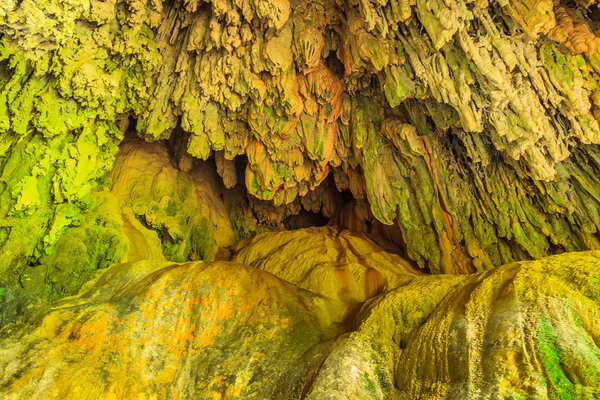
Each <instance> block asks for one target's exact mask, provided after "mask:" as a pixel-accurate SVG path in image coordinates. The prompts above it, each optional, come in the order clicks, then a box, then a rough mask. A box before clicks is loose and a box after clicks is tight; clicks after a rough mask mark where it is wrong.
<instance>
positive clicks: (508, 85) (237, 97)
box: [0, 0, 600, 280]
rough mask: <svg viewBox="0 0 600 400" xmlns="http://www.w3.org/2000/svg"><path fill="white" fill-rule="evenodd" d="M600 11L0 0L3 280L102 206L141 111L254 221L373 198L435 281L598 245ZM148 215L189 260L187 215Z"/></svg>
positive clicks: (392, 1)
mask: <svg viewBox="0 0 600 400" xmlns="http://www.w3.org/2000/svg"><path fill="white" fill-rule="evenodd" d="M599 15H600V14H599V12H598V8H597V5H596V4H595V2H594V1H589V2H560V1H549V0H535V1H534V0H525V1H521V0H514V1H493V2H488V1H485V0H483V1H479V0H477V1H470V0H457V1H441V0H429V1H425V0H411V1H402V0H400V1H398V0H389V1H387V0H383V1H375V2H372V1H369V0H365V1H348V2H338V1H333V0H324V1H320V2H300V3H290V2H288V0H260V1H254V0H252V1H244V0H239V1H238V0H236V1H224V0H211V1H207V2H198V1H195V0H192V1H181V0H174V1H170V2H165V3H162V2H160V1H156V0H148V1H144V0H134V1H120V0H109V1H99V0H91V1H83V0H60V1H58V2H57V1H37V2H33V1H28V0H27V1H21V2H4V3H3V4H1V5H0V21H1V23H0V34H1V39H0V42H1V43H0V138H1V140H0V224H1V225H0V253H1V255H2V259H3V263H2V266H1V267H0V270H1V273H2V275H5V276H11V277H13V278H14V277H17V276H20V275H22V271H23V268H24V266H26V265H36V264H38V263H40V262H41V261H40V260H42V259H43V258H44V257H47V256H50V255H51V254H52V252H53V250H54V249H55V247H56V246H58V240H59V238H60V237H61V236H62V235H64V234H65V232H66V231H67V230H68V229H69V228H70V227H74V226H78V224H81V223H82V222H80V221H81V219H82V218H83V219H85V217H84V216H83V215H84V214H85V213H89V212H93V210H94V207H95V205H94V204H97V203H95V202H94V200H93V194H92V193H93V190H94V188H97V187H99V186H100V187H102V186H106V185H107V183H106V181H105V176H106V173H107V172H108V171H109V170H110V169H111V167H112V165H113V162H114V159H115V154H116V152H117V144H118V143H119V142H120V141H121V140H122V137H123V134H122V132H123V131H124V130H125V129H126V127H127V126H128V125H130V124H129V120H130V119H131V120H132V121H134V122H135V129H136V130H137V132H138V133H139V135H140V136H142V137H144V138H146V139H147V140H155V139H166V138H169V137H171V138H172V137H180V138H183V139H184V141H185V143H184V147H185V148H186V149H187V151H188V152H189V154H190V155H191V156H193V157H195V158H198V159H207V158H209V157H214V159H215V161H216V163H217V167H218V168H217V169H218V171H219V173H220V174H221V176H222V180H223V183H224V185H225V186H226V187H229V188H231V187H233V186H235V185H236V184H237V185H242V186H243V187H244V189H243V190H245V191H246V192H247V193H249V194H250V195H251V197H253V198H255V199H251V200H250V202H251V203H252V204H253V206H254V208H255V209H256V210H257V214H258V217H259V218H258V219H259V220H266V221H269V220H275V221H276V222H278V221H279V219H280V218H281V216H282V215H288V214H294V213H296V214H297V213H298V212H299V210H301V209H306V210H310V211H313V212H314V211H315V210H316V211H320V212H322V213H323V215H325V216H328V217H329V216H334V215H335V214H336V212H337V211H339V210H336V209H335V207H332V204H334V202H333V201H332V199H334V197H335V192H336V191H349V192H350V193H351V194H352V196H353V197H355V198H356V199H358V200H359V201H364V200H365V199H366V200H367V201H368V205H369V207H368V208H369V212H368V215H367V217H368V218H369V219H370V220H371V222H373V221H374V220H378V221H380V222H382V223H384V224H388V225H389V224H394V225H396V226H397V227H398V228H399V229H400V231H401V232H402V243H403V244H404V247H405V251H406V254H407V255H408V256H409V257H410V258H411V259H412V260H414V261H415V262H416V264H417V265H419V266H420V267H421V268H424V269H428V270H430V271H432V272H435V273H441V272H445V273H465V272H473V271H482V270H486V269H490V268H492V267H493V266H495V265H500V264H504V263H509V262H512V261H516V260H523V259H535V258H540V257H543V256H545V255H548V254H553V253H558V252H562V251H576V250H585V249H596V248H600V242H599V240H598V228H599V226H600V213H599V212H598V210H599V209H600V205H599V201H600V182H599V181H598V174H597V170H598V168H599V167H600V152H599V147H598V143H599V142H600V130H599V127H598V121H597V118H598V117H599V115H600V114H599V110H600V108H599V107H600V92H599V86H598V76H599V75H598V74H599V72H600V62H599V58H598V57H599V53H598V47H599V43H600V39H599V38H598V37H597V36H596V33H595V32H596V31H597V24H598V22H599V20H600V17H599ZM238 156H240V157H241V159H243V160H247V165H246V166H245V174H244V176H239V174H237V173H236V170H235V169H236V168H235V164H236V162H235V158H236V157H238ZM327 177H330V178H329V179H328V178H327ZM327 181H332V182H330V183H329V184H327V185H326V187H323V184H322V183H323V182H327ZM273 206H280V209H279V211H273V210H272V208H273ZM137 211H138V212H139V214H136V215H142V213H143V214H147V210H137ZM286 213H287V214H286ZM181 215H185V212H183V214H181ZM175 219H176V218H175ZM153 223H154V224H155V225H153V226H154V228H157V227H158V226H160V227H161V229H163V230H165V231H166V232H167V233H166V234H165V235H166V236H165V237H166V239H165V242H163V244H162V246H163V247H166V248H169V250H168V253H169V254H172V255H173V256H174V257H175V258H177V259H178V260H179V259H181V258H182V257H185V256H186V253H187V255H188V256H189V254H191V253H190V252H187V251H188V249H187V248H186V247H185V246H184V245H173V240H176V241H177V240H179V239H181V240H184V239H183V236H185V235H186V234H189V233H186V234H181V233H176V231H177V229H179V228H180V227H181V226H183V225H181V223H179V222H178V223H177V224H179V225H178V226H179V227H174V226H170V227H168V228H167V225H165V221H160V222H159V221H154V222H152V223H151V225H152V224H153ZM92 225H93V224H92ZM107 235H110V233H107ZM172 235H175V236H176V237H177V238H176V239H174V237H173V236H172ZM185 240H187V239H185ZM182 243H183V242H182ZM201 246H209V245H204V244H203V245H201ZM209 247H210V246H209ZM203 251H204V250H203ZM207 251H208V250H207ZM175 255H176V256H175ZM115 257H117V256H116V255H115ZM117 258H118V257H117ZM13 280H14V279H13Z"/></svg>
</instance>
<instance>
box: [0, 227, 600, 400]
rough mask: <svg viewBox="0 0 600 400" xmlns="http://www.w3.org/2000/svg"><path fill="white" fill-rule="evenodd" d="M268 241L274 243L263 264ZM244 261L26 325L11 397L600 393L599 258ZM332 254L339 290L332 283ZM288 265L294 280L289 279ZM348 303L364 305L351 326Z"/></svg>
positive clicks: (315, 244)
mask: <svg viewBox="0 0 600 400" xmlns="http://www.w3.org/2000/svg"><path fill="white" fill-rule="evenodd" d="M269 235H271V236H273V240H272V241H267V240H266V239H267V238H268V236H269ZM328 241H334V242H337V243H338V245H337V246H335V247H334V249H335V251H337V252H341V251H345V255H344V256H342V257H340V256H339V253H338V254H335V251H334V250H332V246H331V244H330V243H329V242H328ZM261 243H266V244H269V245H270V246H265V247H264V248H263V250H264V252H263V253H262V255H260V256H258V257H257V255H258V253H260V247H261ZM273 243H280V244H279V245H273ZM294 243H295V244H294ZM302 245H304V246H305V247H304V248H303V247H302ZM306 253H308V255H307V256H305V257H304V258H303V257H302V255H303V254H306ZM319 254H321V256H320V257H315V258H311V257H310V255H319ZM234 257H235V258H237V259H238V261H239V260H240V259H242V258H243V259H245V260H246V261H247V262H250V263H254V265H256V266H257V267H258V268H256V267H254V266H249V265H245V264H241V263H238V262H222V261H221V262H208V263H207V262H194V263H184V264H172V263H170V262H166V261H162V262H161V261H138V262H135V263H126V264H119V265H115V266H112V267H110V268H108V269H107V270H106V271H105V272H104V273H103V274H102V275H100V276H99V277H98V278H97V279H96V280H94V281H91V282H89V283H88V284H86V285H85V286H84V287H83V288H82V290H81V292H80V294H79V295H77V296H75V297H70V298H65V299H63V300H60V301H58V302H55V303H53V304H51V305H49V306H45V307H40V308H38V309H37V310H36V311H35V312H33V313H30V314H29V317H28V319H27V321H25V322H24V323H23V324H22V325H21V326H20V327H16V326H13V327H12V328H11V329H8V328H6V327H5V329H4V331H3V332H2V339H0V393H2V394H3V397H4V398H7V399H18V398H23V397H34V398H35V397H37V398H57V399H58V398H65V397H74V396H75V397H78V396H83V395H84V394H85V395H86V396H88V397H90V396H91V397H92V398H119V397H123V396H125V397H130V398H131V397H133V398H143V397H144V396H145V397H146V398H152V397H153V398H157V399H163V398H164V399H174V398H186V397H198V398H207V399H209V398H219V399H246V398H260V399H292V398H293V399H298V398H305V399H387V398H391V399H394V398H396V399H404V398H406V399H415V398H420V399H440V398H475V397H476V398H482V399H494V398H508V397H512V398H565V397H566V398H581V399H593V398H596V397H597V396H598V395H599V392H598V385H597V382H598V381H599V379H600V348H599V346H600V329H599V323H598V315H599V313H600V254H598V253H597V252H587V253H571V254H565V255H559V256H554V257H550V258H545V259H541V260H539V261H533V262H524V263H515V264H510V265H505V266H501V267H498V268H495V269H493V270H491V271H487V272H483V273H479V274H474V275H469V276H451V275H434V276H431V275H423V274H419V273H416V272H414V271H411V269H410V268H409V267H407V266H406V265H404V264H402V263H397V262H396V261H397V260H396V259H395V257H396V256H394V255H391V254H386V253H385V252H383V251H382V250H381V249H378V248H377V247H376V246H375V245H374V244H373V243H372V242H370V241H368V240H365V239H364V238H361V237H358V236H352V235H351V234H350V233H348V232H336V231H334V230H332V229H331V228H319V229H316V228H311V229H308V230H301V231H289V232H284V233H271V234H265V235H263V237H259V238H257V240H255V241H253V242H251V243H249V244H248V245H247V246H246V247H244V248H243V249H242V250H240V252H239V253H238V254H236V255H235V256H234ZM310 260H313V261H312V263H311V261H310ZM333 260H335V262H336V265H335V267H337V268H338V269H339V272H340V273H339V275H338V278H337V281H336V278H334V277H333V276H331V275H329V276H328V277H327V278H324V277H323V275H322V274H323V272H325V273H326V272H327V271H329V270H331V269H332V268H333V267H334V265H333V262H334V261H333ZM282 265H285V266H286V268H284V269H282V271H284V272H286V274H287V275H286V274H283V273H282V272H281V271H277V269H276V267H277V266H282ZM361 267H362V268H373V269H374V270H376V271H379V272H380V273H381V275H382V276H383V277H385V279H387V280H388V287H386V288H384V289H381V290H379V293H366V294H365V293H364V292H363V291H362V290H361V289H360V288H358V284H360V283H361V282H363V283H367V286H368V284H371V285H373V284H374V283H373V282H371V281H370V280H371V279H372V278H371V277H372V276H373V275H372V274H371V275H369V274H366V275H367V278H366V279H367V282H364V279H365V274H364V273H361V272H360V268H361ZM269 270H270V271H272V272H273V274H272V273H269V272H266V271H269ZM290 271H293V272H290ZM363 271H364V270H363ZM348 272H351V273H350V274H348ZM296 273H298V274H302V273H303V274H304V275H305V276H310V275H311V274H312V275H315V278H316V279H312V280H311V279H304V280H299V279H298V278H297V276H296V275H295V274H296ZM274 274H275V275H274ZM276 275H279V276H280V277H277V276H276ZM349 276H354V283H356V284H357V285H356V286H355V290H354V291H351V290H350V291H348V290H347V291H346V292H344V293H345V294H346V296H345V297H344V296H342V295H341V294H342V292H340V290H339V289H340V287H342V286H343V285H345V287H346V288H347V287H351V286H352V285H351V284H349ZM319 277H321V279H318V278H319ZM280 278H283V279H280ZM381 279H382V278H381V277H379V278H378V279H376V280H375V281H377V282H381ZM286 280H289V281H287V282H286ZM292 283H295V284H297V285H298V286H296V285H294V284H292ZM357 289H358V290H357ZM352 295H354V297H353V296H352ZM360 296H362V297H360ZM348 301H350V302H352V303H353V304H358V305H359V308H358V309H356V310H355V311H354V312H353V313H352V314H351V315H347V314H345V315H344V316H345V320H344V321H342V322H343V323H340V319H339V315H340V310H342V311H344V310H345V309H344V307H343V303H344V302H348ZM340 304H341V305H340Z"/></svg>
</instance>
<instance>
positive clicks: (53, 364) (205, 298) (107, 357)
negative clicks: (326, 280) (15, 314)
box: [0, 261, 335, 399]
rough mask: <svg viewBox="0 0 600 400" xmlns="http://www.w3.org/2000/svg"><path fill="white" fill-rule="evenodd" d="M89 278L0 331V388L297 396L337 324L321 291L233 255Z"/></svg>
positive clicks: (6, 393)
mask: <svg viewBox="0 0 600 400" xmlns="http://www.w3.org/2000/svg"><path fill="white" fill-rule="evenodd" d="M86 289H87V290H86V291H85V292H84V293H83V294H81V295H79V296H77V297H73V298H69V299H65V300H61V301H60V302H58V303H55V304H53V305H52V306H51V307H50V308H48V309H47V310H46V311H45V312H44V313H43V314H39V315H36V316H35V317H32V320H31V321H30V325H28V326H27V327H26V328H24V329H23V330H22V331H20V332H19V333H18V335H15V336H11V337H9V338H5V339H2V340H1V343H2V344H1V345H0V393H1V394H2V397H3V398H5V399H19V398H24V397H29V398H32V397H33V398H45V399H64V398H77V397H81V396H92V397H94V398H106V399H111V398H119V397H123V396H125V397H128V398H141V397H146V398H157V399H158V398H160V399H166V398H187V397H190V396H193V397H200V398H207V399H208V398H227V399H248V398H259V399H266V398H273V399H275V398H278V399H284V398H290V399H291V398H298V396H299V394H300V392H301V391H302V388H303V378H304V376H305V375H307V374H308V372H309V371H310V369H311V368H314V366H315V365H318V364H319V362H320V361H322V359H323V357H324V355H325V354H326V353H325V352H326V349H327V347H328V345H327V343H328V341H329V338H330V337H331V334H332V333H335V332H332V331H331V330H330V328H329V327H328V326H327V325H325V323H321V318H320V315H321V313H323V306H324V305H325V304H323V300H320V299H319V298H318V297H317V296H314V295H311V294H310V293H308V292H305V291H301V290H297V289H295V288H294V287H293V286H291V285H289V284H287V283H285V282H283V281H281V280H280V279H277V278H276V277H274V276H272V275H270V274H268V273H265V272H261V271H258V270H256V269H254V268H252V267H248V266H244V265H240V264H233V263H219V262H216V263H188V264H175V265H173V264H169V263H165V262H162V263H160V262H156V261H155V262H153V263H148V262H138V263H134V264H129V265H117V266H115V267H112V268H110V269H108V270H107V271H106V272H105V274H104V275H102V276H101V277H100V278H99V279H98V280H97V281H96V282H95V283H92V284H90V285H88V287H87V288H86ZM325 319H326V318H325Z"/></svg>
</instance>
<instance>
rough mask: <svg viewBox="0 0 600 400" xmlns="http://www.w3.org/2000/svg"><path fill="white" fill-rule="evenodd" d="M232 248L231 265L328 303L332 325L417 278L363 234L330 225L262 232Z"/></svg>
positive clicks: (398, 260) (413, 271)
mask: <svg viewBox="0 0 600 400" xmlns="http://www.w3.org/2000/svg"><path fill="white" fill-rule="evenodd" d="M237 247H238V248H237V252H236V254H235V255H234V257H233V261H237V262H241V263H244V264H248V265H251V266H253V267H255V268H258V269H260V270H262V271H267V272H270V273H272V274H273V275H275V276H277V277H279V278H281V279H283V280H285V281H287V282H289V283H292V284H294V285H296V286H298V287H300V288H302V289H306V290H309V291H311V292H313V293H317V294H320V295H322V296H324V297H326V298H329V299H331V300H332V301H333V302H332V304H336V310H335V311H334V310H333V309H332V310H331V314H332V315H333V318H334V319H335V321H336V322H348V320H349V319H351V318H352V317H353V315H354V314H355V313H356V311H357V310H358V308H359V307H360V305H361V304H362V303H364V302H365V301H366V300H368V299H370V298H372V297H375V296H377V295H379V294H381V293H384V292H386V291H388V290H390V289H393V288H396V287H398V286H403V285H404V284H406V282H407V279H408V278H407V277H408V276H410V275H413V274H419V272H417V271H416V270H415V269H414V268H413V267H412V266H411V265H410V264H408V263H407V262H406V261H405V260H403V259H402V258H401V257H399V256H397V255H395V254H390V253H386V252H385V251H383V250H382V249H381V248H380V247H379V246H377V245H376V244H375V243H373V242H372V241H370V240H369V239H368V238H366V237H365V236H364V235H356V234H352V233H351V232H349V231H347V230H339V229H337V228H333V227H323V228H307V229H300V230H295V231H284V232H273V233H263V234H260V235H257V236H256V237H254V238H252V239H248V240H246V241H244V242H241V243H240V244H238V246H237Z"/></svg>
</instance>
